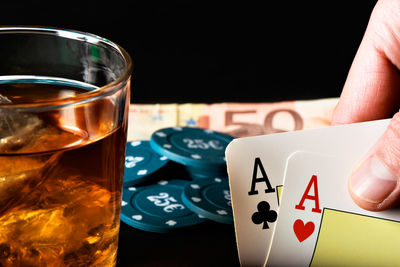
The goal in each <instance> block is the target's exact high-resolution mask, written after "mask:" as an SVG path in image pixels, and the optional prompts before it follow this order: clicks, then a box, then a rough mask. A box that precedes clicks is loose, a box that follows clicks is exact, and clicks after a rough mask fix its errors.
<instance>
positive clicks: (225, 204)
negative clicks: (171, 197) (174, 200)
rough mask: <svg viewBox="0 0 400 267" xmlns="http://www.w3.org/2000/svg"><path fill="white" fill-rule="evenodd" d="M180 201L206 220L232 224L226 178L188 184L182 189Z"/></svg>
mask: <svg viewBox="0 0 400 267" xmlns="http://www.w3.org/2000/svg"><path fill="white" fill-rule="evenodd" d="M182 201H183V203H184V204H185V205H186V206H187V207H188V208H189V209H190V210H192V211H193V212H195V213H197V214H199V215H202V216H203V217H205V218H207V219H210V220H213V221H216V222H220V223H225V224H233V212H232V202H231V195H230V189H229V182H228V179H226V178H211V179H199V180H195V181H192V182H189V183H188V184H187V185H186V186H185V188H184V189H183V193H182Z"/></svg>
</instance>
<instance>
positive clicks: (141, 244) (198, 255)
mask: <svg viewBox="0 0 400 267" xmlns="http://www.w3.org/2000/svg"><path fill="white" fill-rule="evenodd" d="M163 170H164V171H163V172H162V174H161V175H159V176H157V177H155V179H152V180H150V181H147V182H145V183H143V184H141V185H137V186H136V187H140V186H146V185H149V184H154V183H157V182H158V180H160V179H162V180H168V179H182V180H191V179H190V178H189V175H188V174H187V173H186V171H185V170H184V168H183V166H182V165H180V164H177V163H172V162H170V163H169V164H167V165H166V166H165V167H164V168H163ZM117 266H118V267H124V266H219V267H222V266H239V259H238V253H237V248H236V241H235V229H234V226H233V225H228V224H222V223H218V222H214V221H210V220H207V221H205V222H203V223H201V224H198V225H195V226H190V227H186V228H181V229H177V230H176V231H174V232H169V233H152V232H145V231H142V230H138V229H135V228H132V227H131V226H129V225H127V224H125V223H123V222H121V229H120V234H119V248H118V261H117Z"/></svg>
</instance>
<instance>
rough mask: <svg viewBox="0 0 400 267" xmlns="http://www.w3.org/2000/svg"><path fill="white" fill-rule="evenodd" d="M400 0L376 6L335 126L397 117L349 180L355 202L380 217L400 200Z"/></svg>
mask: <svg viewBox="0 0 400 267" xmlns="http://www.w3.org/2000/svg"><path fill="white" fill-rule="evenodd" d="M399 70H400V0H380V1H378V2H377V4H376V6H375V8H374V10H373V12H372V14H371V18H370V21H369V23H368V27H367V29H366V31H365V34H364V37H363V40H362V42H361V44H360V47H359V49H358V51H357V54H356V56H355V58H354V61H353V64H352V66H351V68H350V71H349V74H348V77H347V80H346V83H345V85H344V88H343V91H342V94H341V96H340V100H339V103H338V105H337V107H336V109H335V111H334V114H333V118H332V123H333V124H345V123H354V122H361V121H369V120H376V119H383V118H389V117H392V119H391V122H390V124H389V126H388V128H387V130H386V131H385V133H384V134H383V135H382V137H381V138H380V139H379V140H378V142H377V143H376V144H375V145H374V146H373V147H372V148H371V149H370V151H369V152H368V153H367V155H366V156H365V157H364V159H363V160H362V161H361V163H360V164H359V165H358V166H357V167H356V168H355V169H354V171H353V173H352V175H351V177H350V178H349V182H348V187H349V191H350V195H351V197H352V198H353V200H354V201H355V202H356V203H357V204H358V205H359V206H360V207H362V208H364V209H367V210H373V211H379V210H384V209H388V208H390V207H393V206H394V205H395V204H396V203H397V202H398V201H399V200H400V113H399V108H400V71H399Z"/></svg>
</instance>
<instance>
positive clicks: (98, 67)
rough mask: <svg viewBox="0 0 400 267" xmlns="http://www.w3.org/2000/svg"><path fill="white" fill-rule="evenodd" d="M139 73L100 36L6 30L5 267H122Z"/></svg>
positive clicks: (0, 82) (1, 32) (0, 235)
mask: <svg viewBox="0 0 400 267" xmlns="http://www.w3.org/2000/svg"><path fill="white" fill-rule="evenodd" d="M132 68H133V67H132V62H131V58H130V57H129V55H128V53H127V52H126V51H125V50H124V49H123V48H121V47H120V46H118V45H117V44H115V43H113V42H111V41H109V40H107V39H104V38H101V37H98V36H95V35H92V34H88V33H82V32H77V31H72V30H64V29H54V28H44V27H0V266H115V264H116V255H117V247H118V232H119V222H120V221H119V218H120V207H121V189H122V182H123V171H124V158H125V145H126V138H127V135H126V134H127V121H128V107H129V102H130V76H131V73H132Z"/></svg>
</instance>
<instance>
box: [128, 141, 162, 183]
mask: <svg viewBox="0 0 400 267" xmlns="http://www.w3.org/2000/svg"><path fill="white" fill-rule="evenodd" d="M167 163H168V158H167V157H165V156H161V155H159V154H157V153H156V152H155V151H154V150H153V149H151V147H150V143H149V141H133V142H128V143H127V144H126V155H125V172H124V186H133V185H137V184H139V183H142V182H145V181H147V180H149V179H151V178H153V177H154V175H155V174H156V173H158V171H159V170H160V169H161V168H163V167H164V166H165V165H166V164H167Z"/></svg>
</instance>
